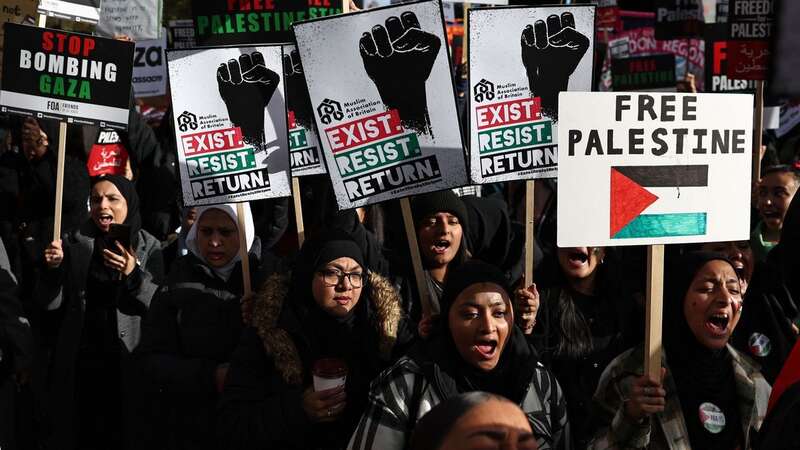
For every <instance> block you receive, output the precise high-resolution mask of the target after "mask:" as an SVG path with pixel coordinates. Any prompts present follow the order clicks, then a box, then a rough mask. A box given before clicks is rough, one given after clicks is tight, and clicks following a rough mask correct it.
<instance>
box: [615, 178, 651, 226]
mask: <svg viewBox="0 0 800 450" xmlns="http://www.w3.org/2000/svg"><path fill="white" fill-rule="evenodd" d="M656 200H658V197H657V196H656V195H654V194H653V193H652V192H650V191H648V190H647V189H645V188H643V187H642V186H641V185H639V183H636V182H635V181H633V180H631V179H630V178H628V177H626V176H625V175H623V174H621V173H620V172H619V171H618V170H616V169H614V168H613V167H612V168H611V237H612V238H613V237H614V235H615V234H617V233H618V232H619V231H620V230H621V229H623V228H625V226H626V225H628V224H629V223H630V222H631V221H632V220H633V219H635V218H636V217H637V216H638V215H639V214H641V213H642V211H644V210H645V209H647V207H648V206H650V205H652V204H653V202H655V201H656Z"/></svg>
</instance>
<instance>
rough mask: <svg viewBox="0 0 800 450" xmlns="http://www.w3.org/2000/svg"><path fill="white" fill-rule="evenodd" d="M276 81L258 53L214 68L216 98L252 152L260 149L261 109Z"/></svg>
mask: <svg viewBox="0 0 800 450" xmlns="http://www.w3.org/2000/svg"><path fill="white" fill-rule="evenodd" d="M279 81H280V76H279V75H278V74H277V73H275V72H273V71H271V70H269V69H267V67H266V64H265V63H264V55H262V54H261V52H253V53H252V54H250V55H247V54H244V55H241V56H239V60H238V61H237V60H235V59H231V60H230V61H228V62H227V63H222V64H220V65H219V68H218V69H217V85H218V86H219V95H221V96H222V100H224V101H225V106H227V107H228V117H230V119H231V122H233V124H234V125H235V126H237V127H239V128H241V130H242V136H243V137H244V141H245V142H246V143H248V144H250V145H252V146H253V147H255V148H256V151H262V150H264V108H265V107H266V106H267V104H269V100H270V99H271V98H272V94H274V93H275V89H276V88H277V87H278V82H279Z"/></svg>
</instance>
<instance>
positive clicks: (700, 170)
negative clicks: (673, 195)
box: [612, 165, 708, 187]
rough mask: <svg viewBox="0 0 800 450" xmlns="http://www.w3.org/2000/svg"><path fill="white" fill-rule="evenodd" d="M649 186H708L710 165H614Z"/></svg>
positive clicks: (621, 171) (616, 168) (639, 182)
mask: <svg viewBox="0 0 800 450" xmlns="http://www.w3.org/2000/svg"><path fill="white" fill-rule="evenodd" d="M612 168H613V169H615V170H617V171H619V173H621V174H623V175H625V176H626V177H628V178H630V179H631V180H633V181H635V182H636V183H638V184H639V185H641V186H647V187H703V186H708V166H706V165H696V166H618V167H612Z"/></svg>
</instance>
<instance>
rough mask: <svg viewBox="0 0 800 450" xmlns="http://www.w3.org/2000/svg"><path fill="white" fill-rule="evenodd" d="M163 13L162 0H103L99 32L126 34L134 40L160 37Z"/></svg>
mask: <svg viewBox="0 0 800 450" xmlns="http://www.w3.org/2000/svg"><path fill="white" fill-rule="evenodd" d="M161 14H162V3H161V0H103V3H102V4H101V7H100V20H99V21H98V22H97V34H99V35H101V36H107V37H115V36H116V35H125V36H128V37H129V38H131V39H133V40H134V41H140V40H141V41H144V40H154V39H159V38H161V36H162V28H161Z"/></svg>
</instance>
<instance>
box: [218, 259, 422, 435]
mask: <svg viewBox="0 0 800 450" xmlns="http://www.w3.org/2000/svg"><path fill="white" fill-rule="evenodd" d="M368 284H369V285H370V286H371V291H370V293H369V294H367V292H366V291H364V292H363V293H362V299H361V301H365V300H368V301H369V302H370V304H369V305H370V308H371V310H373V311H374V315H372V316H371V319H370V325H371V326H370V329H371V330H372V332H371V333H370V335H371V337H370V338H368V339H365V341H364V349H365V353H366V355H367V357H366V358H365V360H363V361H358V364H359V366H358V367H359V368H360V373H352V372H353V370H352V367H351V370H350V373H348V377H347V386H346V392H347V408H346V409H345V411H344V413H343V414H342V416H341V418H340V419H339V420H337V421H336V422H333V423H330V424H314V423H312V422H311V421H309V419H308V418H307V417H306V415H305V412H304V411H303V407H302V396H303V391H304V390H305V389H306V388H307V387H308V386H309V385H311V365H312V364H313V361H314V358H315V357H316V356H317V355H316V351H317V350H316V349H315V348H314V346H313V344H312V340H311V339H309V330H307V329H306V328H305V327H307V326H308V324H307V323H301V322H300V320H299V319H298V317H297V316H296V315H295V314H294V313H293V312H292V309H291V308H288V307H285V305H286V302H288V301H289V300H288V299H287V297H288V282H287V280H286V277H285V276H281V275H275V276H273V277H270V278H269V279H268V280H267V282H266V283H265V284H264V286H263V287H262V288H261V290H260V292H259V297H258V298H257V300H256V306H255V312H254V317H253V327H251V328H248V329H247V330H246V331H245V333H244V335H243V337H242V342H241V344H240V345H239V347H238V348H237V349H236V352H235V353H234V356H233V358H232V360H231V367H230V370H229V372H228V377H227V379H226V382H225V391H224V392H223V396H222V402H221V410H220V420H219V426H218V431H219V439H220V448H226V449H251V448H276V449H277V448H280V449H320V448H326V449H327V448H344V446H346V445H347V440H348V439H349V438H350V436H351V435H352V432H353V430H354V429H355V427H356V425H357V421H358V419H359V417H360V416H361V414H362V412H363V409H364V407H365V406H366V400H367V393H368V391H369V383H370V381H371V380H372V379H373V378H374V377H375V376H377V375H378V374H379V373H380V370H381V369H383V368H385V367H386V366H387V365H388V364H389V363H390V361H391V357H392V355H393V354H395V355H396V354H397V352H400V351H402V350H403V349H404V348H405V346H406V344H407V342H409V341H410V334H409V333H408V332H407V330H406V328H405V321H404V320H403V318H402V309H401V307H400V299H399V297H398V295H397V293H396V291H395V290H394V288H392V286H391V285H390V284H389V282H388V281H387V280H386V279H384V278H383V277H381V276H380V275H377V274H375V273H370V279H369V283H368ZM365 294H367V295H365Z"/></svg>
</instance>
